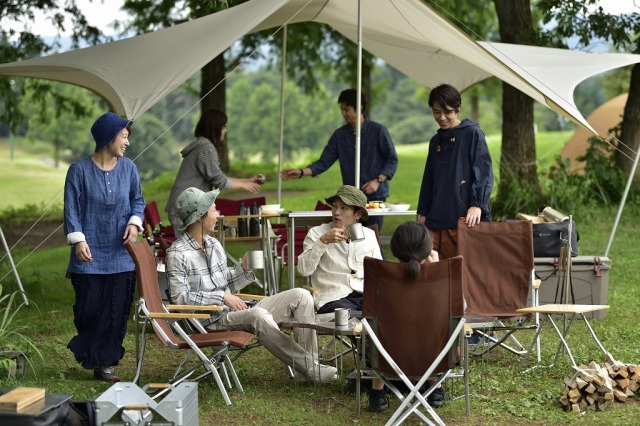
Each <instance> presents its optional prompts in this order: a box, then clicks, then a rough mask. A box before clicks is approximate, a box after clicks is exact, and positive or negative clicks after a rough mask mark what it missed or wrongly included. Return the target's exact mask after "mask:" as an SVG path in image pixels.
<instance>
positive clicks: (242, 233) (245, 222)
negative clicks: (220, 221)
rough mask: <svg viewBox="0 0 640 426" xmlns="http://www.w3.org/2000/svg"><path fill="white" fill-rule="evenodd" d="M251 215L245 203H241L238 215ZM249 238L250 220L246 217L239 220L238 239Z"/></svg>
mask: <svg viewBox="0 0 640 426" xmlns="http://www.w3.org/2000/svg"><path fill="white" fill-rule="evenodd" d="M247 214H249V212H247V207H245V205H244V202H243V201H241V202H240V210H239V211H238V215H240V216H246V215H247ZM247 236H249V219H247V218H246V217H244V218H238V237H247Z"/></svg>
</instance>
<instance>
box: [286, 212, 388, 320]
mask: <svg viewBox="0 0 640 426" xmlns="http://www.w3.org/2000/svg"><path fill="white" fill-rule="evenodd" d="M331 228H333V223H325V224H323V225H319V226H316V227H313V228H311V229H310V230H309V232H308V233H307V236H306V237H305V239H304V246H303V248H304V251H303V252H302V254H300V256H299V257H298V272H299V273H300V275H302V276H303V277H308V276H310V277H311V285H312V286H313V287H315V288H316V289H317V290H318V294H316V295H315V303H316V308H320V307H321V306H322V305H324V304H325V303H328V302H332V301H334V300H338V299H342V298H343V297H346V296H347V295H349V294H350V293H352V292H353V291H357V292H359V293H362V290H363V283H364V258H365V257H366V256H369V257H373V258H376V259H382V254H381V252H380V246H379V245H378V241H377V240H376V234H375V232H373V230H371V229H369V228H366V227H365V228H363V231H364V240H362V241H357V242H349V243H347V242H342V243H330V244H324V243H322V241H320V237H321V236H322V235H324V234H325V233H326V232H327V231H329V230H330V229H331Z"/></svg>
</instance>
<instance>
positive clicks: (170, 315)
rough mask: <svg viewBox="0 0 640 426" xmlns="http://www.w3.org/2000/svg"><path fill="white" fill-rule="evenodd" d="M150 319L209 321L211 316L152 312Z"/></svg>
mask: <svg viewBox="0 0 640 426" xmlns="http://www.w3.org/2000/svg"><path fill="white" fill-rule="evenodd" d="M149 317H150V318H152V319H166V320H178V319H187V318H196V319H208V318H210V317H211V315H209V314H194V313H189V312H150V313H149Z"/></svg>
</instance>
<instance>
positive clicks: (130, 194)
mask: <svg viewBox="0 0 640 426" xmlns="http://www.w3.org/2000/svg"><path fill="white" fill-rule="evenodd" d="M144 207H145V201H144V197H143V196H142V187H141V186H140V176H139V175H138V169H137V167H136V165H135V164H134V163H133V161H131V160H130V159H128V158H124V157H122V158H118V163H117V164H116V166H115V167H114V168H113V169H112V170H102V169H100V168H99V167H98V166H97V165H96V164H95V163H94V162H93V160H92V159H91V157H85V158H82V159H80V160H78V161H77V162H76V163H74V164H72V165H71V166H70V167H69V170H68V171H67V177H66V180H65V184H64V233H65V234H66V235H67V240H68V242H69V243H70V244H74V243H76V242H79V241H86V242H87V244H88V245H89V249H90V250H91V256H92V257H93V260H92V261H91V262H81V261H79V260H78V259H77V257H76V252H75V249H74V248H73V247H72V248H71V255H70V259H69V266H68V268H67V273H68V274H70V273H76V274H116V273H120V272H128V271H133V270H135V264H134V263H133V260H132V259H131V256H130V255H129V253H128V252H127V250H126V248H125V247H124V245H123V244H124V240H123V239H122V236H123V235H124V232H125V230H126V228H127V225H128V224H133V225H136V226H138V227H141V225H142V217H143V214H144Z"/></svg>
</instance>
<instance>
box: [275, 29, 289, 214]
mask: <svg viewBox="0 0 640 426" xmlns="http://www.w3.org/2000/svg"><path fill="white" fill-rule="evenodd" d="M281 63H282V69H281V70H280V140H279V141H278V145H279V150H278V191H277V199H278V204H280V200H281V197H282V176H280V171H282V156H283V152H284V82H285V70H286V67H287V26H286V25H285V26H284V28H283V31H282V59H281Z"/></svg>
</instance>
